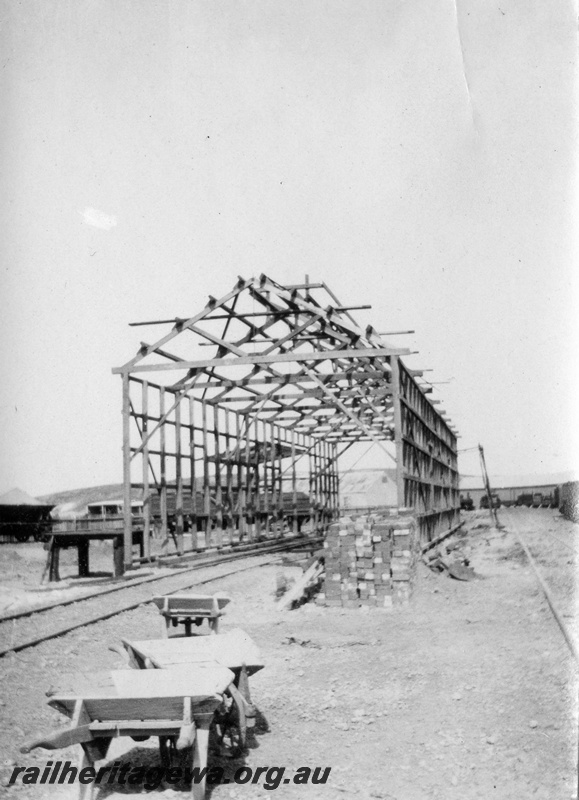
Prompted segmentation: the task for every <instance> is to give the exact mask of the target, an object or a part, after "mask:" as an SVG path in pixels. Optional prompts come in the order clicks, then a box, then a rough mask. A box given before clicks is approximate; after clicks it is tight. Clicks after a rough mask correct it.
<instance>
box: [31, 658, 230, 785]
mask: <svg viewBox="0 0 579 800" xmlns="http://www.w3.org/2000/svg"><path fill="white" fill-rule="evenodd" d="M111 675H112V684H113V687H114V688H113V689H111V690H110V691H109V692H108V693H107V694H105V695H103V696H92V695H88V694H86V695H82V696H66V695H63V696H55V697H52V698H51V699H50V700H49V705H51V706H52V707H53V708H56V709H57V710H58V711H60V712H61V713H62V714H65V715H66V716H67V717H69V718H70V719H71V724H70V726H69V727H68V728H67V729H66V730H64V731H62V730H61V731H57V732H54V733H50V734H48V735H46V736H41V737H39V738H37V739H35V740H34V741H32V742H28V743H27V744H25V745H24V746H23V747H21V748H20V751H21V752H22V753H29V752H30V751H31V750H34V749H35V748H36V747H43V748H45V749H46V750H56V749H58V748H61V747H70V746H71V745H74V744H80V745H81V747H82V757H81V764H80V769H85V768H87V767H93V765H94V764H95V762H97V761H99V760H101V759H104V758H105V757H106V755H107V752H108V749H109V746H110V743H111V741H112V739H113V738H116V737H119V736H131V737H133V738H135V739H137V740H141V739H145V738H147V737H149V736H158V737H159V744H160V748H161V755H162V754H163V749H162V748H163V745H162V742H163V741H165V742H166V741H167V739H170V740H171V741H174V742H175V747H176V749H177V750H185V749H187V748H191V751H192V767H193V768H198V769H199V770H202V769H203V768H205V767H206V766H207V748H208V739H209V727H210V724H211V721H212V719H213V715H214V713H215V711H216V709H217V708H218V707H219V705H220V704H221V703H222V702H223V694H224V692H225V690H226V688H227V686H229V684H230V683H231V681H232V678H233V675H232V673H231V672H230V670H228V669H226V668H225V667H220V666H219V665H216V664H214V665H213V666H212V668H211V669H204V668H202V667H198V668H197V669H195V668H191V667H188V668H187V669H182V668H181V669H180V668H177V669H174V670H148V671H146V672H145V671H143V672H139V673H136V672H134V671H130V670H119V671H116V672H112V673H111ZM79 772H80V770H79ZM93 777H94V776H93ZM94 788H95V783H94V781H93V782H91V783H88V784H82V783H79V789H80V791H79V798H80V799H81V800H88V798H91V797H92V796H93V791H94ZM191 797H192V798H193V800H204V797H205V779H204V778H203V780H200V781H199V782H195V781H193V782H192V785H191Z"/></svg>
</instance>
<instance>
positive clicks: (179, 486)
mask: <svg viewBox="0 0 579 800" xmlns="http://www.w3.org/2000/svg"><path fill="white" fill-rule="evenodd" d="M181 455H182V454H181V401H179V402H178V403H177V405H176V406H175V524H176V533H177V553H178V554H179V555H180V556H181V555H183V470H182V464H181Z"/></svg>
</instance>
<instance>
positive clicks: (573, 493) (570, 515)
mask: <svg viewBox="0 0 579 800" xmlns="http://www.w3.org/2000/svg"><path fill="white" fill-rule="evenodd" d="M559 498H560V499H559V511H560V512H561V514H562V515H563V516H564V517H565V519H569V520H571V521H572V522H579V481H568V482H567V483H564V484H562V486H561V489H560V495H559Z"/></svg>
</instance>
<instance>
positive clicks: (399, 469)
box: [390, 356, 406, 508]
mask: <svg viewBox="0 0 579 800" xmlns="http://www.w3.org/2000/svg"><path fill="white" fill-rule="evenodd" d="M390 366H391V368H392V405H393V409H394V443H395V446H396V494H397V505H398V507H399V508H402V507H403V506H405V505H406V502H405V486H404V483H405V481H404V442H403V439H402V436H403V433H404V432H403V430H402V406H401V402H400V364H399V358H398V356H391V357H390Z"/></svg>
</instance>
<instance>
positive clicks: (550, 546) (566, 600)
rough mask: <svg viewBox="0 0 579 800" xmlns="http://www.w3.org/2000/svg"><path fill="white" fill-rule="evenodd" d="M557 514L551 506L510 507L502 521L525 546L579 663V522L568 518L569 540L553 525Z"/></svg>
mask: <svg viewBox="0 0 579 800" xmlns="http://www.w3.org/2000/svg"><path fill="white" fill-rule="evenodd" d="M553 517H554V513H553V511H551V510H545V511H541V510H530V509H529V510H527V509H525V510H524V511H519V510H517V511H513V510H511V509H509V510H507V511H503V512H501V514H500V522H501V523H502V524H503V525H505V526H506V528H507V530H508V531H509V532H511V533H513V534H514V536H515V539H516V540H517V541H518V543H519V544H520V546H521V547H522V548H523V550H524V552H525V555H526V557H527V560H528V563H529V565H530V567H531V569H532V570H533V572H534V574H535V578H536V579H537V583H538V584H539V586H540V587H541V590H542V592H543V594H544V596H545V599H546V600H547V603H548V605H549V607H550V609H551V612H552V614H553V617H554V619H555V622H556V623H557V625H558V626H559V628H560V630H561V633H562V635H563V637H564V638H565V641H566V642H567V645H568V646H569V649H570V650H571V652H572V653H573V656H574V657H575V660H576V662H577V664H578V665H579V645H578V643H577V639H576V635H575V630H576V627H577V617H578V608H577V604H576V602H575V596H576V571H575V565H576V561H577V557H578V556H579V541H578V539H577V538H576V526H573V527H569V526H571V525H572V523H568V522H566V521H565V523H564V524H565V528H564V530H566V531H568V535H569V540H568V541H565V540H564V539H561V538H560V537H559V536H557V535H555V534H554V533H553V532H552V531H551V530H550V529H549V525H550V524H557V523H556V522H555V520H554V519H553ZM545 534H547V535H546V536H545ZM554 543H556V544H554ZM563 560H565V561H566V563H567V564H568V565H570V568H569V570H568V574H566V575H565V576H564V578H563V579H562V578H561V572H560V566H561V562H562V561H563ZM556 567H557V568H558V570H557V572H555V568H556Z"/></svg>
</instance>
